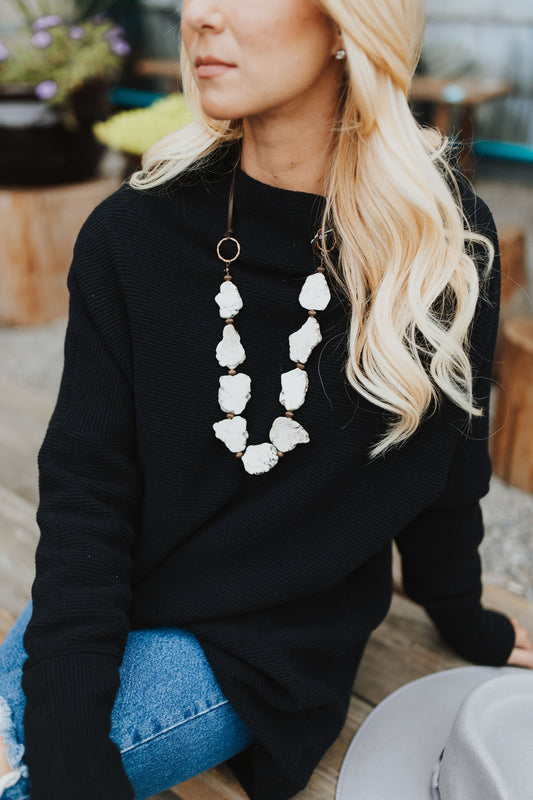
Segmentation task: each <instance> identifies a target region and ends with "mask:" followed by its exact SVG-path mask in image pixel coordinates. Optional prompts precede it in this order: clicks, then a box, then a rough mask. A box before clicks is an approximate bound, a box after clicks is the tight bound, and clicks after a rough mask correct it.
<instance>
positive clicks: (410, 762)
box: [335, 666, 533, 800]
mask: <svg viewBox="0 0 533 800" xmlns="http://www.w3.org/2000/svg"><path fill="white" fill-rule="evenodd" d="M335 800H533V671H532V670H528V669H525V668H522V667H510V666H505V667H481V666H479V667H478V666H471V667H459V668H458V669H449V670H443V671H442V672H435V673H432V674H431V675H426V676H425V677H423V678H419V679H418V680H415V681H411V682H410V683H407V684H405V685H404V686H401V687H400V688H399V689H397V690H396V691H395V692H392V694H390V695H388V696H387V697H386V698H385V699H384V700H383V701H382V702H381V703H379V704H378V705H377V706H376V708H374V710H373V711H372V712H371V713H370V714H369V715H368V717H367V718H366V719H365V721H364V722H363V724H362V725H361V727H360V728H359V730H358V731H357V733H356V734H355V736H354V737H353V739H352V741H351V743H350V745H349V747H348V749H347V751H346V754H345V756H344V760H343V763H342V767H341V770H340V774H339V780H338V782H337V791H336V795H335Z"/></svg>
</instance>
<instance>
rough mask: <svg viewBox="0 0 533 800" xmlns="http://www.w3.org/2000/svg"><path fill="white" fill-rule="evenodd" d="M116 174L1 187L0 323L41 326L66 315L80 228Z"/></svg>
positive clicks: (109, 189) (113, 183)
mask: <svg viewBox="0 0 533 800" xmlns="http://www.w3.org/2000/svg"><path fill="white" fill-rule="evenodd" d="M120 183H121V179H120V178H117V177H105V178H95V179H94V180H88V181H81V182H80V183H70V184H62V185H59V186H43V187H41V186H36V187H30V188H23V187H20V188H10V189H0V242H2V262H1V269H0V322H3V323H4V324H7V325H39V324H42V323H45V322H51V321H53V320H55V319H58V318H60V317H66V316H67V314H68V289H67V282H66V278H67V272H68V269H69V266H70V263H71V260H72V250H73V247H74V242H75V241H76V237H77V235H78V233H79V230H80V228H81V226H82V224H83V222H84V221H85V219H86V218H87V217H88V216H89V214H90V212H91V211H92V210H93V208H94V207H95V206H96V205H98V203H99V202H100V201H101V200H103V199H104V198H105V197H107V196H108V195H109V194H111V193H112V192H113V191H114V190H115V189H118V187H119V186H120Z"/></svg>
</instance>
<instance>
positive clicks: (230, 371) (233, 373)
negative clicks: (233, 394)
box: [228, 369, 237, 375]
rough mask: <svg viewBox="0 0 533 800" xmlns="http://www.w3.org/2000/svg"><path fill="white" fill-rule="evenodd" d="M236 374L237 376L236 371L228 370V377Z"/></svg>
mask: <svg viewBox="0 0 533 800" xmlns="http://www.w3.org/2000/svg"><path fill="white" fill-rule="evenodd" d="M236 374H237V370H236V369H228V375H236Z"/></svg>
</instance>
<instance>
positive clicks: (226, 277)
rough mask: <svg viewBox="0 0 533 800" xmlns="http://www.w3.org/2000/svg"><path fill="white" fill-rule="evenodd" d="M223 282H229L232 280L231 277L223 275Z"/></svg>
mask: <svg viewBox="0 0 533 800" xmlns="http://www.w3.org/2000/svg"><path fill="white" fill-rule="evenodd" d="M224 280H225V281H231V280H233V276H232V275H229V274H228V275H224Z"/></svg>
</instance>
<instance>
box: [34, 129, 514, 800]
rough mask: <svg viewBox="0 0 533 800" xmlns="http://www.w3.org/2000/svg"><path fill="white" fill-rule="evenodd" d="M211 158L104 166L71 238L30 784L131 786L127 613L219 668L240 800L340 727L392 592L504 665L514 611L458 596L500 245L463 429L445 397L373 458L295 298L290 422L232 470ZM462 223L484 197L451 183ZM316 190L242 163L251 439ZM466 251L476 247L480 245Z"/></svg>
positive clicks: (122, 792)
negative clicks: (139, 184) (140, 168)
mask: <svg viewBox="0 0 533 800" xmlns="http://www.w3.org/2000/svg"><path fill="white" fill-rule="evenodd" d="M220 153H221V158H220V161H219V162H218V164H217V165H216V167H214V166H211V167H210V168H209V169H207V168H204V171H203V173H202V177H201V179H200V177H199V176H198V175H197V176H196V177H194V176H193V177H191V176H189V177H187V178H186V177H184V178H182V179H181V180H178V181H173V182H172V183H171V184H167V185H166V186H164V187H162V188H158V189H153V190H150V191H149V192H146V191H142V192H141V191H135V190H134V189H132V188H131V187H129V186H128V184H127V183H124V184H123V185H122V186H121V187H120V188H119V189H118V190H117V191H115V192H114V193H113V194H112V195H111V196H109V197H108V198H106V199H105V200H104V201H103V202H101V203H100V204H99V205H98V206H97V207H96V208H95V209H94V211H93V212H92V213H91V214H90V215H89V217H88V219H87V220H86V221H85V223H84V224H83V226H82V229H81V231H80V233H79V236H78V238H77V241H76V244H75V248H74V255H73V260H72V264H71V267H70V271H69V274H68V279H67V284H68V288H69V291H70V307H69V319H68V326H67V331H66V337H65V351H64V356H65V360H64V370H63V374H62V379H61V385H60V389H59V395H58V398H57V404H56V406H55V409H54V412H53V414H52V417H51V419H50V422H49V425H48V429H47V431H46V435H45V438H44V441H43V443H42V446H41V448H40V451H39V455H38V466H39V489H40V501H39V507H38V511H37V522H38V525H39V528H40V540H39V543H38V547H37V551H36V576H35V580H34V583H33V585H32V598H33V604H34V606H33V615H32V617H31V620H30V622H29V625H28V627H27V630H26V633H25V635H24V647H25V648H26V651H27V653H28V658H27V660H26V661H25V662H24V670H23V677H22V686H23V690H24V692H25V695H26V698H27V704H26V710H25V716H24V725H25V738H26V763H27V765H28V768H29V774H30V780H31V794H32V800H50V798H67V797H68V798H69V800H127V799H129V798H133V797H134V793H133V789H132V786H131V783H130V782H129V780H128V778H127V775H126V773H125V772H124V769H123V766H122V762H121V758H120V753H119V751H118V748H117V747H116V745H115V743H114V742H113V741H112V740H111V739H110V738H109V731H110V715H111V710H112V708H113V704H114V698H115V695H116V692H117V689H118V683H119V672H118V667H119V665H120V663H121V658H122V654H123V650H124V647H125V644H126V638H127V635H128V631H129V630H130V629H138V628H145V627H156V626H167V625H176V626H181V627H183V628H186V629H188V630H190V631H192V632H193V633H194V634H195V635H196V636H197V637H198V639H199V641H200V643H201V645H202V647H203V649H204V651H205V654H206V656H207V658H208V660H209V662H210V664H211V665H212V668H213V670H214V672H215V674H216V677H217V679H218V680H219V682H220V685H221V687H222V690H223V691H224V693H225V694H226V696H227V698H228V699H229V700H230V702H231V703H232V704H233V706H234V707H235V709H236V710H237V712H238V713H239V714H240V715H241V716H242V718H243V719H244V720H245V721H246V723H247V724H248V725H249V726H250V728H251V729H252V730H253V731H254V732H255V734H256V736H257V742H256V743H254V744H253V745H251V746H250V747H249V748H248V749H247V750H245V751H244V752H243V753H241V754H238V755H237V756H235V757H234V758H233V759H231V760H230V762H229V765H230V766H231V767H232V768H233V770H234V772H235V774H236V776H237V777H238V779H239V780H240V781H241V783H242V785H243V786H244V788H245V789H246V791H247V792H248V794H249V795H250V797H251V798H252V799H253V800H287V798H290V797H291V796H293V795H294V794H295V793H296V792H298V791H299V790H301V789H302V788H303V787H304V786H305V785H306V783H307V782H308V780H309V777H310V775H311V773H312V771H313V770H314V768H315V767H316V765H317V763H318V762H319V760H320V759H321V757H322V756H323V755H324V753H325V751H326V750H327V748H328V747H329V746H330V745H331V744H332V742H333V741H334V740H335V738H336V737H337V736H338V734H339V732H340V730H341V728H342V726H343V724H344V721H345V718H346V713H347V708H348V703H349V698H350V693H351V689H352V686H353V683H354V680H355V676H356V672H357V669H358V666H359V663H360V660H361V656H362V654H363V649H364V647H365V644H366V642H367V640H368V637H369V636H370V634H371V632H372V631H373V630H374V629H375V628H376V627H377V625H379V623H380V622H381V621H382V620H383V619H384V617H385V615H386V614H387V611H388V609H389V606H390V602H391V592H392V577H391V546H392V540H393V538H395V539H396V541H397V543H398V545H399V547H400V551H401V553H402V557H403V568H404V582H405V589H406V591H407V593H408V594H409V596H410V597H412V598H413V599H414V600H415V601H417V602H418V603H421V604H422V605H423V606H424V607H425V608H426V610H427V612H428V613H429V614H430V615H431V617H432V619H433V620H434V621H435V623H436V625H437V626H438V627H439V629H440V630H441V632H442V634H443V635H444V636H445V638H446V639H447V640H448V642H449V643H450V644H451V646H452V647H454V648H455V649H456V650H457V652H458V653H459V654H461V655H462V656H464V657H465V658H466V659H468V660H471V661H473V662H475V663H480V664H487V665H503V664H504V663H505V662H506V660H507V658H508V656H509V654H510V652H511V649H512V647H513V644H514V630H513V628H512V625H511V623H510V621H509V619H508V618H507V617H506V616H504V615H503V614H501V613H499V612H497V611H492V610H487V609H484V608H483V607H482V606H481V603H480V596H481V588H482V585H481V565H480V558H479V554H478V545H479V544H480V541H481V539H482V537H483V521H482V515H481V509H480V505H479V499H480V497H482V496H483V495H485V494H486V493H487V491H488V489H489V479H490V475H491V463H490V459H489V455H488V450H487V432H488V431H487V424H488V402H489V380H490V373H491V366H492V358H493V350H494V344H495V336H496V330H497V324H498V310H499V289H500V272H499V258H497V259H496V262H495V267H494V272H493V277H492V278H491V281H490V286H489V291H488V296H487V297H483V296H482V297H481V298H480V301H479V303H478V308H477V311H476V318H475V321H474V325H473V330H472V354H473V355H472V363H473V367H474V371H475V375H476V380H475V395H476V398H477V400H478V401H480V402H481V403H482V405H483V406H484V408H485V411H486V414H485V418H484V419H481V420H476V419H475V420H474V421H473V425H472V429H471V430H470V432H469V433H467V426H466V425H465V419H466V415H465V414H464V413H463V412H461V411H460V410H459V409H457V407H455V406H453V405H452V404H451V403H450V402H446V401H445V402H444V404H443V406H442V410H441V412H440V413H438V414H435V415H433V416H431V417H428V418H427V419H426V420H425V421H424V422H423V424H422V425H421V427H420V428H419V429H418V431H417V432H416V433H415V435H414V436H413V437H412V438H411V439H410V440H409V441H408V442H407V443H406V444H404V446H402V447H401V448H398V449H395V450H393V451H391V452H390V453H389V454H387V455H386V456H385V457H381V458H378V459H377V460H375V461H372V462H371V461H369V459H368V449H369V447H370V446H371V444H372V443H374V442H375V441H377V437H378V434H380V433H383V432H384V430H385V428H386V424H387V422H390V420H387V419H386V416H385V414H384V413H383V412H382V411H381V410H380V409H379V408H378V407H377V406H375V405H373V404H371V403H370V402H368V401H367V400H366V399H364V398H363V397H362V396H360V395H359V394H358V393H357V392H355V391H354V390H353V388H352V387H351V386H350V385H349V384H348V382H347V381H346V379H345V377H344V374H343V363H344V359H345V356H346V352H347V351H346V334H347V330H348V328H347V321H348V315H347V306H346V300H345V299H344V298H341V297H340V296H339V294H338V292H335V289H334V287H333V286H332V283H333V282H332V281H330V287H331V288H332V291H333V296H332V299H331V301H330V304H329V306H328V307H327V308H326V309H325V310H324V311H319V312H318V313H317V320H318V321H319V323H320V326H321V330H322V336H323V339H322V342H321V343H320V344H319V345H318V346H317V347H315V349H314V350H313V352H312V354H311V356H310V358H309V360H308V362H307V365H306V370H307V372H308V374H309V389H308V392H307V397H306V401H305V403H304V404H303V406H301V408H299V409H297V411H295V419H296V420H297V421H298V422H300V423H301V424H302V425H303V426H304V428H305V429H306V430H307V431H308V432H309V434H310V442H308V443H302V444H299V445H297V446H296V448H295V449H294V450H293V451H291V452H289V453H287V454H286V455H285V456H284V457H283V458H281V459H280V461H279V463H278V464H277V465H276V466H275V467H274V468H273V469H272V470H271V471H270V472H267V473H265V474H262V475H249V474H248V473H246V471H245V470H244V466H243V464H242V463H241V462H240V460H239V459H238V458H236V457H235V456H234V455H232V454H231V453H230V451H229V450H228V449H227V448H226V446H225V445H224V444H223V443H222V442H221V441H220V440H219V439H217V438H216V436H215V434H214V431H213V428H212V425H213V422H216V421H217V420H220V419H223V418H224V413H223V412H222V411H221V410H220V407H219V405H218V386H219V376H220V375H222V374H224V372H225V370H224V368H222V367H220V365H219V364H218V362H217V360H216V357H215V348H216V345H217V343H218V342H219V340H220V338H221V333H222V329H223V327H224V320H223V319H222V318H221V317H220V316H219V309H218V306H217V305H216V303H215V301H214V297H215V295H216V294H217V292H218V291H219V286H220V283H221V282H222V279H223V274H224V267H223V264H222V263H221V262H220V261H219V260H218V258H217V256H216V245H217V242H218V240H219V239H220V237H221V236H222V235H223V234H224V232H225V230H226V214H227V201H228V192H229V185H230V178H231V168H232V165H233V163H234V161H233V159H234V158H235V153H236V150H235V145H230V146H225V147H224V148H223V149H222V150H221V151H220ZM462 191H463V192H464V202H465V203H466V206H467V209H468V213H469V218H470V219H471V221H472V224H473V227H474V229H477V230H481V231H483V232H485V233H486V234H488V235H489V236H490V237H491V239H492V241H493V242H494V244H495V246H496V248H497V235H496V230H495V227H494V222H493V218H492V215H491V213H490V211H489V209H488V208H487V206H486V205H485V203H484V202H483V201H482V200H481V199H480V198H479V197H478V196H477V195H475V194H473V193H472V191H471V189H470V188H468V187H467V185H466V184H465V183H464V182H463V189H462ZM323 202H324V198H322V197H321V196H319V195H313V194H308V193H304V192H294V191H289V190H284V189H279V188H275V187H271V186H269V185H267V184H264V183H261V182H259V181H257V180H255V179H253V178H251V177H250V176H248V175H247V174H245V173H244V172H243V171H242V170H239V172H238V176H237V183H236V193H235V210H234V227H235V232H236V236H237V238H238V239H239V241H240V243H241V247H242V251H241V256H240V258H239V259H238V260H237V262H236V263H235V264H234V265H233V266H232V269H231V272H232V275H233V278H234V281H235V284H236V285H237V287H238V289H239V291H240V293H241V295H242V298H243V301H244V307H243V309H242V310H241V311H240V313H239V314H238V315H237V317H236V321H235V325H236V328H237V330H238V332H239V334H240V336H241V338H242V342H243V345H244V347H245V350H246V362H245V365H243V366H242V367H241V369H242V370H243V371H246V372H248V374H250V375H251V377H252V398H251V400H250V401H249V403H248V405H247V406H246V409H245V411H244V412H243V414H244V416H245V417H246V419H247V420H248V431H249V434H250V437H249V439H248V444H254V443H259V442H263V441H267V440H268V432H269V430H270V426H271V424H272V421H273V419H274V418H275V417H276V416H278V415H280V413H281V414H282V413H283V412H284V409H283V407H282V406H281V405H280V403H279V390H280V377H279V376H280V374H281V372H284V371H286V370H288V369H291V368H293V367H294V363H293V362H292V361H290V360H289V353H288V335H289V333H291V332H292V331H294V330H296V329H297V328H299V327H300V326H301V325H302V324H303V322H305V319H306V311H305V310H304V309H303V308H302V307H301V306H300V305H299V303H298V294H299V292H300V289H301V287H302V284H303V281H304V280H305V278H306V276H307V275H308V274H309V273H311V272H312V271H313V270H314V269H315V267H316V265H317V262H316V259H315V257H314V256H313V254H312V250H311V247H310V240H311V238H312V236H313V234H314V233H315V231H316V227H317V224H318V221H319V216H318V212H319V211H320V210H321V209H322V208H323V205H322V204H323ZM480 252H483V251H482V250H480Z"/></svg>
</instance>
